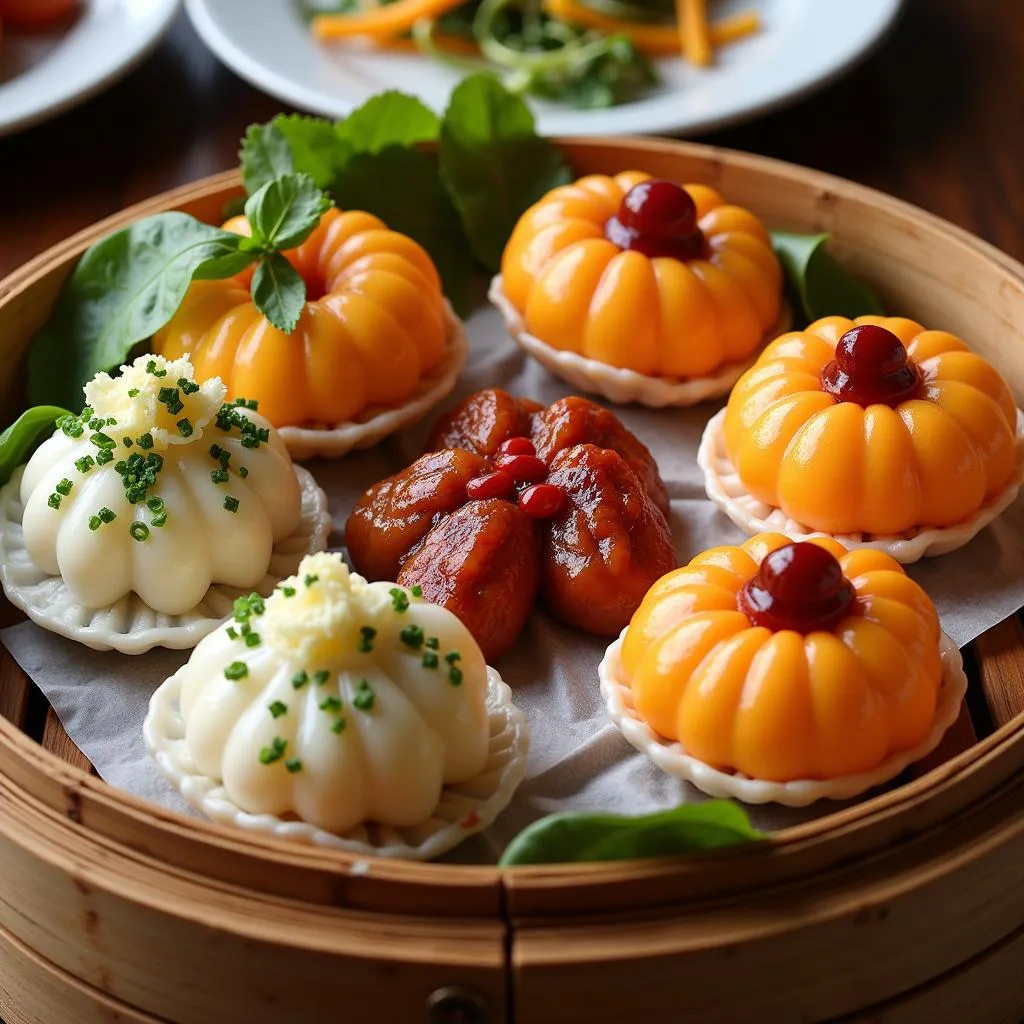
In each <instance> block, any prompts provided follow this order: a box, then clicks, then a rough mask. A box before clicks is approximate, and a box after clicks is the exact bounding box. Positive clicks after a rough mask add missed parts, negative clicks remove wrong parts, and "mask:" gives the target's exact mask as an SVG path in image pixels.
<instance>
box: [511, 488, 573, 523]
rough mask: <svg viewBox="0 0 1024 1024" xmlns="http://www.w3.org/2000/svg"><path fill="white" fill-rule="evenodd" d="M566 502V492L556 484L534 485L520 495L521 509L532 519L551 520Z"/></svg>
mask: <svg viewBox="0 0 1024 1024" xmlns="http://www.w3.org/2000/svg"><path fill="white" fill-rule="evenodd" d="M564 501H565V491H563V490H562V488H561V487H558V486H556V485H555V484H534V485H533V486H532V487H527V488H526V490H525V491H523V493H522V494H520V495H519V507H520V508H521V509H522V510H523V511H524V512H525V513H526V514H527V515H528V516H529V517H530V518H531V519H550V518H551V517H552V516H553V515H555V514H557V512H558V510H559V509H560V508H561V507H562V504H563V502H564Z"/></svg>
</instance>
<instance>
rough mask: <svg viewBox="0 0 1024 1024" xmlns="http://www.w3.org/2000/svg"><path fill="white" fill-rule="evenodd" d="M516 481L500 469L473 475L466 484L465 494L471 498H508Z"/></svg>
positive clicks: (514, 487)
mask: <svg viewBox="0 0 1024 1024" xmlns="http://www.w3.org/2000/svg"><path fill="white" fill-rule="evenodd" d="M515 489H516V482H515V481H514V480H513V479H512V477H510V476H509V475H508V473H503V472H502V471H501V470H497V471H496V472H494V473H485V474H484V475H483V476H478V477H475V478H474V479H472V480H470V481H469V483H467V484H466V494H467V495H468V496H469V497H470V498H473V499H486V498H510V497H511V496H512V492H513V491H514V490H515Z"/></svg>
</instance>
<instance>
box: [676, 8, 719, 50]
mask: <svg viewBox="0 0 1024 1024" xmlns="http://www.w3.org/2000/svg"><path fill="white" fill-rule="evenodd" d="M676 20H677V22H678V29H679V31H680V33H681V34H682V43H683V56H684V57H686V59H687V60H688V61H690V62H691V63H693V64H696V65H697V66H698V67H707V66H708V65H709V64H710V63H711V60H712V53H711V33H710V32H709V31H708V5H707V0H676Z"/></svg>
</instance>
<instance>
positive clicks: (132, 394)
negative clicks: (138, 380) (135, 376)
mask: <svg viewBox="0 0 1024 1024" xmlns="http://www.w3.org/2000/svg"><path fill="white" fill-rule="evenodd" d="M128 397H129V398H138V397H139V389H138V388H129V389H128Z"/></svg>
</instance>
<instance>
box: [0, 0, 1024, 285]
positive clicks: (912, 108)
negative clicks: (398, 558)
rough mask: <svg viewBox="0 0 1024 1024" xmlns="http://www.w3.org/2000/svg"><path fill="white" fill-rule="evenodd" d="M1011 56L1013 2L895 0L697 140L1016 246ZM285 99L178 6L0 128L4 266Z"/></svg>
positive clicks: (1018, 151) (1018, 223)
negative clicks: (799, 91)
mask: <svg viewBox="0 0 1024 1024" xmlns="http://www.w3.org/2000/svg"><path fill="white" fill-rule="evenodd" d="M827 2H832V3H837V2H840V0H827ZM848 2H851V3H852V2H856V0H848ZM1022 64H1024V3H1021V2H1020V0H977V2H965V0H907V3H906V7H905V10H904V14H903V17H902V19H901V21H900V22H899V23H898V25H897V26H896V28H895V30H894V32H893V33H892V35H891V36H890V37H889V38H888V39H887V40H886V41H885V43H884V44H883V45H882V46H881V48H880V49H879V50H878V51H877V52H876V53H875V54H874V55H873V56H871V57H870V58H869V59H868V60H867V61H866V62H865V63H863V64H862V65H860V67H858V68H857V69H856V70H855V71H854V72H853V73H852V74H850V75H848V76H847V77H845V78H843V79H841V80H840V81H839V82H838V83H837V84H835V85H833V86H831V87H830V88H827V89H825V90H824V91H822V92H819V93H816V94H815V95H814V96H812V97H811V98H809V99H807V100H805V101H804V102H802V103H799V104H797V105H795V106H793V107H790V108H788V109H786V110H784V111H782V112H780V113H777V114H774V115H771V116H768V117H765V118H762V119H761V120H759V121H756V122H754V123H752V124H747V125H743V126H740V127H737V128H734V129H731V130H729V131H724V132H720V133H716V134H713V135H708V136H705V137H704V138H705V140H706V141H709V142H714V143H717V144H719V145H723V146H731V147H735V148H737V149H744V150H749V151H751V152H754V153H764V154H768V155H771V156H775V157H779V158H782V159H785V160H792V161H794V162H796V163H800V164H806V165H808V166H810V167H815V168H819V169H822V170H826V171H830V172H833V173H835V174H839V175H842V176H844V177H847V178H852V179H853V180H855V181H859V182H863V183H864V184H867V185H871V186H874V187H875V188H879V189H882V190H884V191H886V192H889V193H891V194H892V195H895V196H898V197H900V198H902V199H906V200H909V201H910V202H912V203H916V204H917V205H919V206H922V207H924V208H925V209H927V210H930V211H931V212H933V213H936V214H939V215H940V216H942V217H946V218H948V219H949V220H951V221H953V222H954V223H956V224H959V225H961V226H963V227H966V228H968V229H969V230H971V231H974V232H976V233H977V234H979V235H981V236H982V237H983V238H985V239H987V240H989V241H991V242H993V243H995V244H996V245H998V246H999V247H1000V248H1002V249H1003V250H1005V251H1006V252H1008V253H1010V254H1011V255H1013V256H1016V257H1018V258H1022V257H1024V135H1022V134H1021V131H1020V124H1021V115H1022V113H1024V109H1022V107H1024V104H1022V98H1024V92H1022V90H1021V89H1020V87H1019V85H1018V82H1019V68H1020V67H1021V65H1022ZM281 109H282V105H281V104H280V103H279V102H278V101H277V100H275V99H273V98H271V97H269V96H264V95H262V94H260V93H259V92H257V91H256V90H255V89H253V88H251V87H250V86H249V85H247V84H246V83H244V82H242V81H241V80H240V79H238V78H236V77H235V75H234V74H233V73H232V72H231V71H228V70H227V69H226V68H224V67H223V66H222V65H221V64H219V63H218V61H217V60H216V59H215V58H214V57H213V56H212V55H211V54H210V53H209V52H208V51H207V50H206V49H205V48H204V46H203V44H202V43H201V42H200V41H199V39H198V37H197V36H196V35H195V33H194V32H193V30H192V27H191V25H190V24H189V22H188V20H187V18H186V17H185V16H184V14H182V15H180V16H179V17H178V19H177V21H176V23H175V24H174V27H173V29H172V31H171V32H170V33H169V35H168V36H167V37H166V38H165V40H164V41H163V43H162V44H161V45H160V46H159V48H158V49H157V50H156V51H155V52H154V53H153V54H152V56H151V57H150V58H149V59H148V60H147V61H146V62H145V63H144V64H143V65H142V66H141V67H139V68H138V69H137V70H136V71H134V72H133V73H132V74H131V75H129V76H128V77H127V78H126V79H124V80H123V81H122V82H121V83H120V84H118V85H116V86H115V87H114V88H112V89H110V90H109V91H107V92H106V93H104V94H102V95H100V96H99V97H97V98H95V99H93V100H91V101H90V102H88V103H86V104H85V105H84V106H82V107H79V108H78V109H76V110H73V111H71V112H70V113H68V114H65V115H64V116H62V117H60V118H57V119H56V120H53V121H50V122H47V123H45V124H42V125H40V126H38V127H36V128H33V129H31V130H29V131H26V132H24V133H22V134H20V135H16V136H13V137H11V138H6V139H0V276H4V275H6V274H7V273H9V272H10V271H11V270H13V269H14V268H15V267H17V266H18V265H19V264H21V263H23V262H24V261H25V260H26V259H28V258H29V257H31V256H33V255H35V254H36V253H37V252H40V251H41V250H43V249H45V248H46V247H47V246H49V245H52V244H53V243H55V242H58V241H60V240H61V239H63V238H64V237H66V236H67V235H68V234H70V233H71V232H74V231H77V230H78V229H79V228H82V227H85V226H87V225H88V224H91V223H92V222H94V221H96V220H98V219H99V218H101V217H104V216H106V215H107V214H110V213H114V212H115V211H117V210H119V209H121V208H122V207H124V206H126V205H128V204H130V203H133V202H136V201H137V200H140V199H144V198H146V197H148V196H150V195H152V194H154V193H156V192H160V191H163V190H164V189H167V188H171V187H172V186H175V185H180V184H183V183H185V182H189V181H192V180H194V179H196V178H199V177H202V176H203V175H207V174H211V173H213V172H215V171H220V170H225V169H228V168H230V167H232V166H234V165H235V163H236V153H237V148H238V140H239V138H240V136H241V135H242V133H243V132H244V130H245V128H246V126H247V125H248V124H250V123H251V122H253V121H262V120H266V119H267V118H269V117H271V116H273V115H274V114H275V113H277V112H278V111H279V110H281Z"/></svg>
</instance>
